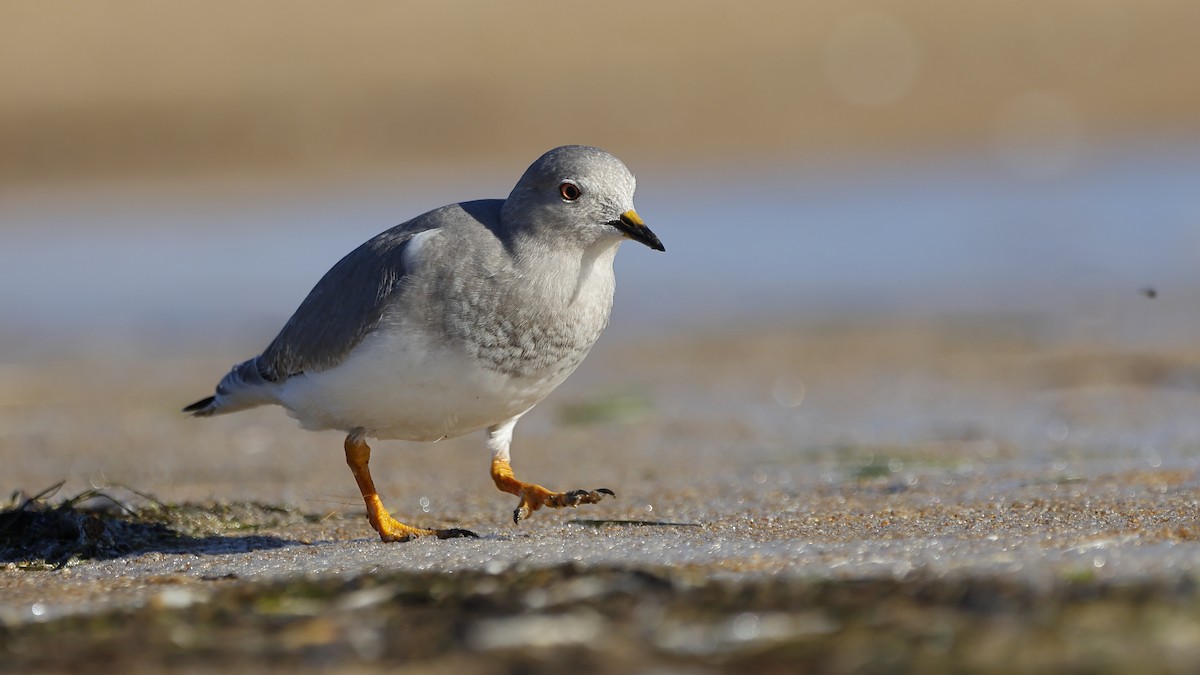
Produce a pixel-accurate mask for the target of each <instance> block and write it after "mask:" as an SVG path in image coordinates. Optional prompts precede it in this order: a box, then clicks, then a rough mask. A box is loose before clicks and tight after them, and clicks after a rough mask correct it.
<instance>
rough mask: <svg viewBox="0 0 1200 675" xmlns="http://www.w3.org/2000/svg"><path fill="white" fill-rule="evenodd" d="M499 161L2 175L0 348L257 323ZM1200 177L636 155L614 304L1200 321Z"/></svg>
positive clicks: (630, 320)
mask: <svg viewBox="0 0 1200 675" xmlns="http://www.w3.org/2000/svg"><path fill="white" fill-rule="evenodd" d="M636 168H637V167H635V169H636ZM513 173H514V176H515V175H516V174H517V173H518V172H516V171H514V172H513ZM510 183H511V180H510V179H505V178H504V177H503V176H495V175H489V176H488V177H486V178H482V177H481V178H479V179H475V180H463V179H462V176H448V175H436V176H433V177H432V180H431V181H430V182H429V183H428V184H421V185H418V184H415V183H412V182H410V181H400V180H396V181H392V182H388V183H386V184H385V183H383V182H380V183H374V184H365V185H364V184H360V185H359V186H358V187H356V188H354V189H346V188H345V187H344V186H341V187H337V188H329V189H325V190H321V189H316V190H314V189H306V190H303V191H300V190H297V189H296V187H295V186H287V185H275V186H270V187H268V186H263V187H262V188H261V189H249V190H248V189H245V188H238V189H236V190H233V189H229V188H228V186H226V187H220V186H213V187H207V188H205V187H199V188H198V187H195V186H190V187H181V186H141V187H132V188H131V187H128V186H125V187H120V188H114V187H109V188H100V187H91V188H87V189H75V190H67V189H56V190H49V189H48V190H45V191H40V192H37V191H31V192H26V193H20V194H14V193H7V194H6V195H5V196H4V197H3V204H2V208H0V214H2V218H3V222H2V225H0V237H2V241H3V245H2V246H0V338H3V340H4V342H5V344H4V346H3V348H2V350H0V358H5V357H12V356H13V354H14V353H16V352H17V351H20V350H21V347H22V346H25V347H28V346H29V345H36V346H38V347H40V348H43V349H44V348H47V347H49V348H62V347H67V348H78V347H80V346H86V345H87V344H88V343H89V342H92V343H94V342H101V343H103V344H106V345H109V346H111V345H114V344H116V345H119V344H122V343H125V342H128V341H133V342H138V343H143V342H145V341H147V340H149V341H156V340H158V341H161V340H176V341H178V340H183V341H185V342H188V343H192V342H195V343H212V342H213V341H217V342H222V341H225V340H228V341H231V342H235V343H243V344H244V341H245V340H257V341H263V340H266V339H268V338H269V337H270V336H271V335H272V334H273V333H274V331H275V330H276V329H277V328H278V327H279V325H281V322H282V321H283V320H284V319H285V318H286V316H287V315H288V314H289V313H290V312H291V310H292V309H294V308H295V306H296V305H297V304H298V303H299V301H300V300H301V299H302V298H303V297H304V295H305V294H306V293H307V291H308V289H309V288H310V287H311V286H312V284H313V283H315V282H316V280H317V279H318V278H319V277H320V275H321V274H322V273H323V272H324V270H326V269H327V268H328V267H329V266H330V265H332V264H333V263H334V262H335V261H336V260H337V259H338V258H340V257H341V256H342V255H343V254H344V253H346V252H347V251H349V250H350V249H352V248H353V247H354V246H356V245H357V244H359V243H360V242H361V241H363V240H364V239H366V238H368V237H370V236H371V235H373V234H375V233H376V232H379V231H381V230H383V229H385V228H387V227H389V226H391V225H392V224H395V223H396V222H399V221H401V220H404V219H406V218H407V217H410V216H412V215H414V214H416V213H419V212H421V211H423V210H426V209H429V208H433V207H436V206H438V205H440V204H442V203H445V202H448V201H453V200H454V199H456V198H476V197H482V196H502V195H504V194H505V193H506V192H507V190H508V188H509V187H510ZM1197 185H1200V145H1195V144H1191V145H1188V144H1179V143H1175V144H1162V145H1153V146H1151V145H1147V146H1142V147H1139V148H1135V149H1132V150H1131V149H1129V148H1121V149H1114V150H1113V151H1112V152H1110V153H1109V154H1108V155H1106V156H1099V155H1097V156H1095V157H1093V158H1092V161H1090V162H1088V163H1087V165H1086V166H1083V167H1080V168H1078V169H1077V170H1075V171H1073V172H1072V173H1070V174H1068V175H1064V176H1059V177H1057V178H1052V179H1039V180H1034V179H1031V178H1029V177H1025V176H1021V175H1019V174H1014V173H1011V172H1009V171H1007V170H1005V168H1004V167H1003V166H1001V165H999V164H997V163H996V162H995V161H993V160H991V159H989V158H986V157H951V158H942V159H937V160H928V159H927V160H923V161H904V162H902V161H898V160H894V161H891V162H887V163H877V164H876V165H874V166H865V165H863V164H844V165H843V166H841V167H839V168H834V169H829V168H826V169H818V168H816V167H815V166H814V165H811V164H809V165H803V166H786V165H773V166H744V167H724V168H721V169H684V170H680V169H678V168H673V169H669V170H668V169H659V168H654V167H648V168H646V169H644V170H640V171H639V193H638V209H639V212H641V213H642V215H643V216H644V217H645V219H646V220H647V222H649V223H650V224H651V226H652V227H653V229H654V230H655V232H657V233H658V234H659V235H660V236H661V237H662V239H663V241H664V242H665V244H666V246H667V252H666V253H665V254H660V253H655V252H652V251H650V250H648V249H644V248H642V247H640V246H637V245H635V244H626V246H624V247H623V249H624V250H623V251H622V253H621V255H620V256H618V263H617V265H618V276H619V285H618V297H617V309H616V312H615V314H614V319H613V326H614V330H616V331H618V332H620V331H631V330H639V329H642V330H646V329H648V330H656V329H661V330H672V329H674V327H678V326H680V325H689V326H695V325H706V324H710V323H720V322H728V321H731V320H738V321H747V322H754V321H780V320H783V321H795V320H801V319H803V318H804V317H808V316H814V315H815V316H821V315H828V314H837V315H843V316H845V315H851V316H856V315H867V314H875V313H888V314H893V315H908V314H913V315H925V314H944V313H954V312H970V313H978V314H987V313H999V312H1002V313H1030V314H1037V315H1045V316H1050V317H1057V318H1058V319H1061V320H1062V321H1063V322H1064V324H1075V325H1078V326H1082V328H1083V329H1084V330H1088V331H1093V330H1101V331H1109V332H1111V333H1112V334H1113V335H1114V336H1116V337H1120V338H1123V339H1135V340H1151V341H1153V340H1163V339H1167V340H1181V339H1183V340H1197V339H1200V331H1198V330H1197V326H1198V325H1200V311H1198V308H1200V276H1198V275H1197V273H1196V270H1197V261H1200V191H1198V190H1197V189H1196V186H1197ZM1146 288H1154V289H1155V290H1156V291H1157V298H1156V299H1154V300H1151V299H1149V298H1147V297H1146V296H1145V295H1143V294H1141V293H1140V292H1139V291H1141V290H1142V289H1146Z"/></svg>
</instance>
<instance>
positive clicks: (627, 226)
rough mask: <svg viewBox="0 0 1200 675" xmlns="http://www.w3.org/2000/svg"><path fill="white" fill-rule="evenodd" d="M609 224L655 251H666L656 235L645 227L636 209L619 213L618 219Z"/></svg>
mask: <svg viewBox="0 0 1200 675" xmlns="http://www.w3.org/2000/svg"><path fill="white" fill-rule="evenodd" d="M609 225H612V226H613V227H615V228H617V229H618V230H619V231H620V232H621V233H622V234H624V235H625V236H626V237H629V238H630V239H632V240H634V241H636V242H640V243H643V244H645V245H647V246H649V247H650V248H652V249H654V250H655V251H666V250H667V249H666V248H664V247H663V245H662V242H661V241H659V240H658V237H657V236H656V235H655V234H654V233H653V232H651V231H650V228H648V227H646V223H645V222H643V221H642V217H641V216H639V215H638V214H637V211H634V210H633V209H629V210H628V211H626V212H625V213H622V214H621V218H620V220H614V221H612V222H611V223H609Z"/></svg>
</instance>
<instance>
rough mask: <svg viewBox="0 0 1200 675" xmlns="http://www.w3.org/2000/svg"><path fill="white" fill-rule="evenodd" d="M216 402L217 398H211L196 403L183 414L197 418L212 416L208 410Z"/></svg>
mask: <svg viewBox="0 0 1200 675" xmlns="http://www.w3.org/2000/svg"><path fill="white" fill-rule="evenodd" d="M216 400H217V397H216V396H209V397H208V398H206V399H202V400H199V401H196V402H195V403H193V404H191V405H189V406H188V407H186V408H184V409H183V412H185V413H191V414H193V415H197V416H204V415H211V414H212V411H210V410H208V407H209V406H211V405H212V404H213V402H215V401H216Z"/></svg>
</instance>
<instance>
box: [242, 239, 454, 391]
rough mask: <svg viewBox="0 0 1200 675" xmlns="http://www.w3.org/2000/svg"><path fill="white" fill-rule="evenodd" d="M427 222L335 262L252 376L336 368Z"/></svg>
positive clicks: (370, 321)
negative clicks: (412, 241) (408, 247)
mask: <svg viewBox="0 0 1200 675" xmlns="http://www.w3.org/2000/svg"><path fill="white" fill-rule="evenodd" d="M431 220H432V219H430V218H425V217H421V218H417V219H415V220H412V221H409V222H408V223H404V224H403V225H397V226H396V227H394V228H392V229H390V230H387V231H386V232H383V233H382V234H379V235H378V236H376V237H374V238H373V239H371V240H370V241H367V242H366V243H364V244H363V245H361V246H359V247H358V248H356V249H354V250H353V251H351V252H350V253H348V254H347V255H346V257H344V258H342V259H341V260H339V261H338V263H337V264H336V265H334V266H333V267H332V268H331V269H330V270H329V271H328V272H326V273H325V276H323V277H321V280H320V281H318V282H317V285H316V286H314V287H313V289H312V290H311V291H309V293H308V297H306V298H304V302H302V303H300V307H299V308H298V309H296V312H295V314H293V315H292V318H290V319H288V322H287V323H286V324H284V326H283V329H282V330H280V331H279V335H277V336H275V339H274V340H272V341H271V344H270V345H268V346H267V348H266V350H264V351H263V353H262V354H261V355H260V356H259V357H258V358H257V359H252V361H253V362H254V366H255V367H256V369H257V370H258V374H259V375H260V376H261V377H262V378H263V379H265V380H267V381H269V382H279V381H282V380H285V379H287V378H288V377H291V376H293V375H298V374H300V373H303V372H305V371H321V370H325V369H327V368H332V367H333V366H336V365H337V364H339V363H341V362H342V360H344V359H345V358H346V356H347V355H348V354H349V353H350V352H351V351H353V350H354V348H355V347H357V346H358V344H359V343H360V342H362V340H363V338H365V337H366V336H367V334H368V333H370V332H371V331H372V330H373V329H374V328H375V326H376V325H378V323H379V319H380V317H382V316H383V311H384V309H385V308H386V307H387V303H388V299H389V298H390V297H391V296H392V294H393V293H394V292H395V291H396V289H397V287H398V286H399V284H400V282H401V280H402V279H403V278H404V275H405V273H406V270H405V269H404V250H405V248H406V247H407V245H408V243H409V242H410V241H411V240H412V238H413V237H414V236H416V235H417V234H420V233H421V232H424V231H426V230H430V229H434V228H435V227H436V223H435V222H430V221H431ZM246 365H249V363H247V364H246Z"/></svg>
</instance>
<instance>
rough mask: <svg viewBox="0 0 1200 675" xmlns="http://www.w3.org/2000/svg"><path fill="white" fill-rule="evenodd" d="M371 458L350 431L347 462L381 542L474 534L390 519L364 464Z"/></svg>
mask: <svg viewBox="0 0 1200 675" xmlns="http://www.w3.org/2000/svg"><path fill="white" fill-rule="evenodd" d="M370 461H371V448H370V446H368V445H367V443H366V441H364V440H363V439H362V438H359V437H357V436H354V435H353V434H351V435H349V436H347V437H346V463H347V464H349V465H350V471H352V472H354V480H355V481H357V482H358V491H359V492H361V493H362V496H363V501H364V502H366V504H367V520H369V521H370V522H371V527H372V528H373V529H374V530H375V531H376V532H378V533H379V538H380V539H382V540H383V541H408V540H409V539H412V538H413V537H425V536H429V535H433V536H435V537H437V538H438V539H450V538H452V537H474V536H477V535H476V534H475V533H474V532H471V531H470V530H459V529H449V530H426V529H422V528H419V527H413V526H411V525H405V524H404V523H402V522H400V521H398V520H396V519H395V518H393V517H392V514H390V513H388V511H387V509H385V508H383V501H382V500H381V499H380V498H379V493H377V492H375V481H373V480H371V470H370V469H369V468H367V463H368V462H370Z"/></svg>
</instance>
